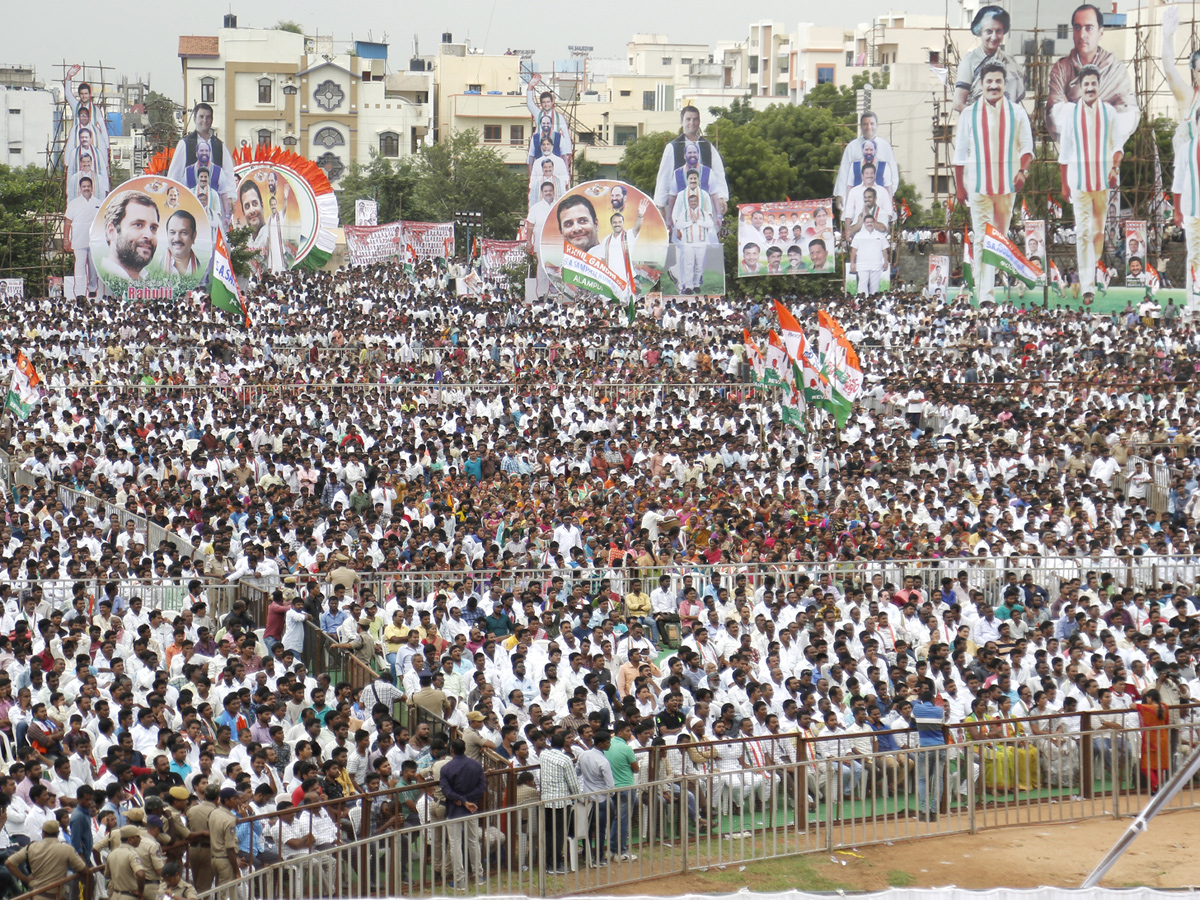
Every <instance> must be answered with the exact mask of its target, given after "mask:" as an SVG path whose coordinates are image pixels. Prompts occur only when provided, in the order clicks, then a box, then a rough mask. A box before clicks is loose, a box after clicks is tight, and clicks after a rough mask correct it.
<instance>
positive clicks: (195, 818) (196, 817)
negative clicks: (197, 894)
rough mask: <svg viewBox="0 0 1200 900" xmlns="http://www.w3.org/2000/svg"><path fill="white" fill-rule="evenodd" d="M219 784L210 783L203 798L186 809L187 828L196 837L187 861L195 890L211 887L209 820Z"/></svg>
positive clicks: (218, 791) (219, 788) (214, 809)
mask: <svg viewBox="0 0 1200 900" xmlns="http://www.w3.org/2000/svg"><path fill="white" fill-rule="evenodd" d="M220 792H221V787H220V785H216V784H210V785H208V787H206V788H205V790H204V799H203V800H201V801H200V802H199V803H197V804H196V805H195V806H193V807H192V808H191V809H189V810H188V811H187V824H188V829H189V830H190V831H191V833H192V836H193V837H195V838H196V843H195V844H193V845H192V847H191V850H190V851H189V853H188V862H190V863H191V865H192V879H193V881H195V884H196V890H198V891H201V892H204V891H207V890H209V888H211V887H212V883H213V866H212V844H211V843H210V841H209V827H210V822H209V820H210V819H211V817H212V814H213V813H214V812H215V811H216V809H217V799H218V797H219V795H220Z"/></svg>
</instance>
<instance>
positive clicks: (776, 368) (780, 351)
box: [763, 329, 792, 384]
mask: <svg viewBox="0 0 1200 900" xmlns="http://www.w3.org/2000/svg"><path fill="white" fill-rule="evenodd" d="M791 376H792V366H791V361H790V360H789V359H788V352H787V348H786V347H784V346H783V341H782V340H780V338H779V335H777V334H776V333H775V331H774V330H773V329H772V330H771V331H769V332H767V365H766V370H765V371H764V372H763V381H764V382H766V383H767V384H787V383H788V380H789V379H790V378H791Z"/></svg>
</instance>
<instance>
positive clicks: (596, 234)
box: [538, 180, 667, 297]
mask: <svg viewBox="0 0 1200 900" xmlns="http://www.w3.org/2000/svg"><path fill="white" fill-rule="evenodd" d="M564 243H566V244H570V245H571V246H573V247H575V248H576V249H577V250H580V251H583V252H584V253H588V254H590V255H591V256H593V257H596V258H598V259H599V260H601V261H602V262H603V263H604V264H605V265H606V266H607V267H608V268H609V269H610V270H612V271H613V272H615V273H616V274H617V275H619V276H620V277H621V278H622V279H623V280H624V281H625V282H626V284H631V285H632V286H633V291H634V293H635V294H636V295H637V296H639V297H642V296H645V295H646V294H648V293H649V292H650V291H651V290H653V289H654V286H655V285H656V284H658V282H659V279H660V278H661V277H662V273H663V270H664V268H665V267H666V263H667V226H666V223H665V222H664V221H663V217H662V215H661V214H660V213H659V211H658V209H657V208H656V207H655V206H654V204H653V203H652V202H651V199H650V197H649V196H647V195H646V194H643V193H642V192H641V191H639V190H638V189H637V188H635V187H633V185H630V184H626V183H625V182H622V181H608V180H600V181H589V182H587V183H585V184H581V185H577V186H576V187H573V188H571V190H569V191H568V192H567V193H566V195H565V196H563V197H562V198H561V199H559V200H558V201H557V202H556V203H555V204H554V205H553V207H552V208H551V209H550V211H549V213H548V215H547V216H546V218H545V221H544V224H543V225H542V234H541V242H540V244H539V245H538V248H539V250H538V257H539V264H540V266H541V268H542V269H544V271H545V274H546V275H547V276H548V278H549V284H550V285H551V287H552V288H553V289H555V290H559V291H562V292H563V293H566V294H568V295H571V296H575V295H577V294H578V293H579V291H577V290H576V289H574V288H572V287H571V285H566V286H564V285H563V277H562V269H563V245H564Z"/></svg>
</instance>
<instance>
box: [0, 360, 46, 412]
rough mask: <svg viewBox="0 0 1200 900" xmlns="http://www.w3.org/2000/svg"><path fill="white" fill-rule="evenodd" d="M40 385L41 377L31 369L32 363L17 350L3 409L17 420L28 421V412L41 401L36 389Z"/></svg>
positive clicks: (35, 370) (39, 393)
mask: <svg viewBox="0 0 1200 900" xmlns="http://www.w3.org/2000/svg"><path fill="white" fill-rule="evenodd" d="M41 383H42V379H41V376H40V375H38V373H37V369H35V368H34V367H33V363H31V362H30V361H29V358H28V357H26V356H25V354H24V353H22V352H21V351H19V350H18V351H17V361H16V363H15V364H14V366H13V377H12V384H10V385H9V388H8V398H7V399H6V400H5V401H4V408H5V409H7V410H8V411H9V412H11V413H12V414H13V415H15V416H16V417H17V418H18V419H28V418H29V413H30V411H31V410H32V409H33V407H34V406H36V405H37V403H38V401H39V400H41V399H42V395H41V392H40V391H38V389H37V387H38V385H39V384H41Z"/></svg>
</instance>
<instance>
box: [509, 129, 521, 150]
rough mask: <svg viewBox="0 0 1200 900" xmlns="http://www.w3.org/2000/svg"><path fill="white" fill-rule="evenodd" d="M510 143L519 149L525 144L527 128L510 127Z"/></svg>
mask: <svg viewBox="0 0 1200 900" xmlns="http://www.w3.org/2000/svg"><path fill="white" fill-rule="evenodd" d="M508 142H509V143H510V144H515V145H517V146H518V147H519V146H521V145H522V144H524V143H525V126H524V125H509V126H508Z"/></svg>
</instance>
